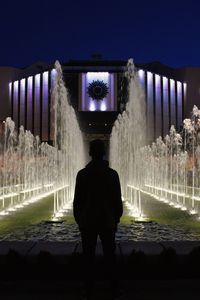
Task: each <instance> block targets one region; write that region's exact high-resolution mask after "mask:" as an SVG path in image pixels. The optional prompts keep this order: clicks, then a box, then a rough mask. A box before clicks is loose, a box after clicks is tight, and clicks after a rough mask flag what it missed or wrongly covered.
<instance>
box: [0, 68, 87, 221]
mask: <svg viewBox="0 0 200 300" xmlns="http://www.w3.org/2000/svg"><path fill="white" fill-rule="evenodd" d="M52 73H53V75H54V82H53V90H52V117H53V124H54V126H53V128H54V146H50V145H49V144H48V143H41V141H40V139H39V137H38V136H36V137H34V136H33V134H32V133H31V132H30V131H27V130H26V131H25V130H24V128H23V126H21V127H20V129H19V133H18V131H17V129H16V128H15V123H14V122H13V121H12V120H11V118H7V119H6V121H5V122H4V136H3V137H2V138H1V140H0V215H1V216H4V215H7V214H10V213H13V212H15V211H16V210H18V209H21V208H23V207H24V206H27V205H29V204H31V203H33V202H35V201H38V200H40V199H42V198H45V197H47V196H50V195H54V212H53V216H54V218H57V217H59V216H61V215H62V214H63V212H65V211H66V210H68V209H70V208H71V204H72V196H73V189H74V183H75V182H74V181H75V178H76V173H77V171H78V170H79V169H80V168H81V167H83V165H84V162H85V159H84V154H85V152H84V144H83V139H82V134H81V131H80V129H79V125H78V122H77V119H76V115H75V112H74V109H73V108H72V106H71V105H70V104H69V100H68V93H67V90H66V88H65V85H64V82H63V79H62V70H61V66H60V64H59V63H58V62H56V63H55V69H54V70H53V72H52ZM77 149H78V151H77Z"/></svg>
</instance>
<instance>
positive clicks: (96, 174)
mask: <svg viewBox="0 0 200 300" xmlns="http://www.w3.org/2000/svg"><path fill="white" fill-rule="evenodd" d="M89 154H90V156H91V157H92V160H91V162H90V163H88V164H87V165H86V167H85V168H84V169H82V170H80V171H79V172H78V174H77V177H76V187H75V195H74V203H73V206H74V217H75V220H76V222H77V223H78V226H79V229H80V232H81V239H82V247H83V258H84V264H85V268H84V269H85V270H84V271H85V284H86V286H85V287H86V292H87V295H88V298H90V291H91V289H90V288H91V287H92V278H93V275H94V274H93V265H94V259H95V248H96V243H97V237H98V236H99V237H100V239H101V242H102V247H103V253H104V257H105V261H106V266H107V272H108V273H107V274H108V275H109V279H110V282H112V283H113V287H114V284H115V281H116V270H115V266H116V264H115V233H116V230H117V224H118V223H119V222H120V217H121V216H122V213H123V205H122V200H121V188H120V182H119V176H118V174H117V172H116V171H115V170H113V169H111V168H109V164H108V161H106V160H103V156H104V155H105V148H104V143H103V142H102V141H101V140H94V141H92V142H91V143H90V152H89Z"/></svg>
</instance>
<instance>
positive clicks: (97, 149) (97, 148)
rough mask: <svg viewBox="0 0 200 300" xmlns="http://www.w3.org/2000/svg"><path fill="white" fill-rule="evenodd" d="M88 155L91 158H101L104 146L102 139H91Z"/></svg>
mask: <svg viewBox="0 0 200 300" xmlns="http://www.w3.org/2000/svg"><path fill="white" fill-rule="evenodd" d="M89 155H90V156H92V158H93V159H102V158H103V156H104V155H105V146H104V143H103V141H102V140H93V141H91V142H90V151H89Z"/></svg>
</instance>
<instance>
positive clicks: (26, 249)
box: [0, 241, 200, 257]
mask: <svg viewBox="0 0 200 300" xmlns="http://www.w3.org/2000/svg"><path fill="white" fill-rule="evenodd" d="M197 247H199V248H200V241H180V242H179V241H166V242H147V241H139V242H136V241H129V242H123V243H117V247H116V254H117V256H118V257H128V256H130V255H131V254H132V253H134V252H143V253H144V254H145V255H147V256H153V255H154V256H158V255H160V254H161V253H162V252H163V251H164V250H166V249H169V248H172V249H174V250H175V252H176V254H177V255H178V256H179V255H188V254H189V253H191V252H192V250H193V249H195V248H197ZM10 250H14V251H16V252H17V253H18V254H20V255H22V256H26V257H33V256H37V255H39V253H40V252H49V254H51V255H52V256H56V257H59V256H71V255H72V254H75V253H76V254H81V253H82V245H81V243H80V242H30V241H29V242H21V241H16V242H13V241H11V242H8V241H2V242H0V256H5V255H7V254H8V253H9V251H10ZM102 255H103V249H102V245H101V243H100V242H98V243H97V247H96V256H102Z"/></svg>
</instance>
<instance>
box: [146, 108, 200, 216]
mask: <svg viewBox="0 0 200 300" xmlns="http://www.w3.org/2000/svg"><path fill="white" fill-rule="evenodd" d="M199 133H200V111H199V110H198V108H197V107H196V106H194V108H193V112H192V116H191V119H185V120H184V121H183V130H182V132H181V133H177V132H176V130H175V128H174V126H171V129H170V133H169V135H167V136H166V137H165V139H164V140H162V138H161V137H159V138H158V139H157V140H156V142H155V143H153V144H152V146H151V147H150V146H145V147H144V148H143V149H141V155H143V156H144V157H145V160H144V161H145V163H144V165H143V178H144V186H143V188H142V191H143V192H144V193H147V194H149V195H151V196H152V197H154V198H155V199H157V200H159V201H163V202H165V203H168V204H169V205H171V206H173V207H175V208H178V209H181V210H187V211H188V212H189V213H190V214H193V215H198V216H199V215H200V206H199V200H200V196H199V191H200V188H199V184H200V181H199V175H200V164H199V161H200V139H199ZM146 170H147V172H146Z"/></svg>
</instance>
